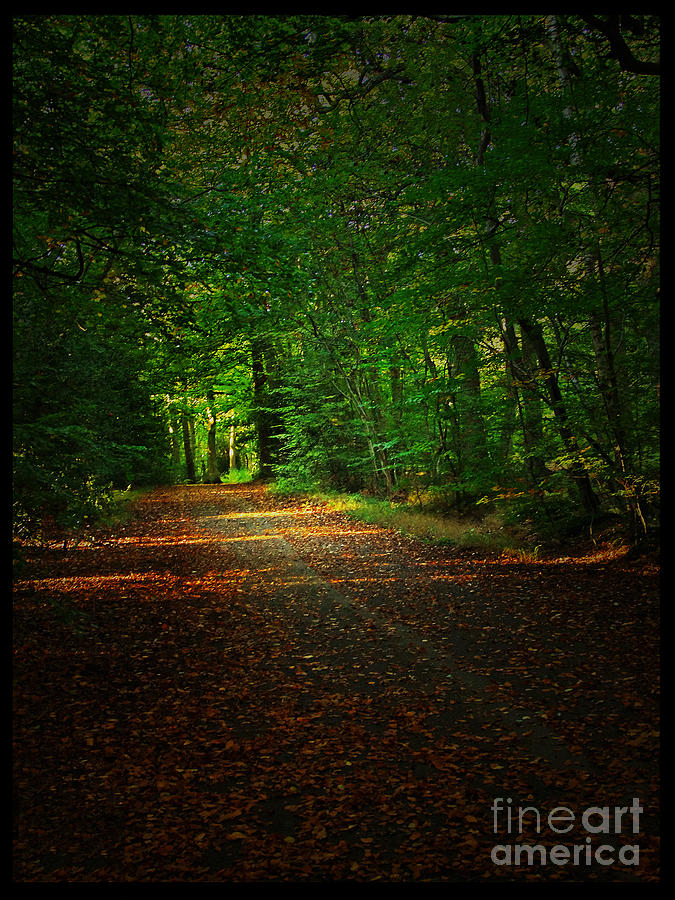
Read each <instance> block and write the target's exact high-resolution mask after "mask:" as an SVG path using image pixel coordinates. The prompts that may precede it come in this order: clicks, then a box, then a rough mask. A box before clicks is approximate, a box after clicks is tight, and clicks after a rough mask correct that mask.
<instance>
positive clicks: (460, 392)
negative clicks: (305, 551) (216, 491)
mask: <svg viewBox="0 0 675 900" xmlns="http://www.w3.org/2000/svg"><path fill="white" fill-rule="evenodd" d="M659 41H660V19H659V18H658V17H656V16H651V15H602V16H593V15H557V16H553V15H515V14H512V15H457V16H451V15H446V16H442V15H437V16H434V15H427V16H411V15H395V16H357V17H347V16H338V17H332V16H322V15H287V16H281V15H279V16H259V15H220V16H218V15H195V16H189V15H178V16H176V15H128V16H127V15H39V16H38V15H36V16H24V17H21V16H17V17H15V18H14V19H13V100H14V111H13V137H14V144H13V179H14V180H13V201H14V214H13V254H14V257H13V274H14V299H13V399H14V413H13V438H14V476H13V477H14V483H13V484H14V492H13V499H14V526H15V529H16V532H17V534H18V535H19V536H27V535H35V534H40V533H41V532H42V531H44V529H46V528H48V527H49V525H50V523H57V524H59V525H61V526H67V527H79V526H81V525H82V524H84V523H86V522H87V521H88V520H89V519H91V518H92V517H94V516H95V515H96V514H97V511H100V510H101V509H102V508H103V506H104V505H105V503H106V500H107V498H109V496H110V494H111V492H112V491H113V490H120V489H124V488H126V487H127V486H128V485H129V484H143V483H147V484H150V483H166V482H171V481H187V482H196V481H206V482H207V483H209V482H217V481H219V480H221V479H222V478H224V477H225V476H226V475H227V474H228V473H229V472H233V473H234V472H235V471H238V470H242V469H246V470H248V471H249V472H251V473H257V474H260V475H263V476H273V477H276V478H278V479H284V480H285V481H286V482H287V483H289V484H293V485H295V486H296V487H297V488H298V489H311V488H317V487H322V488H332V489H336V490H342V491H354V492H355V491H370V492H373V493H376V494H379V495H382V496H388V497H393V496H396V495H398V494H401V495H408V494H410V493H412V492H416V495H417V496H420V495H421V494H423V495H424V496H426V497H428V498H431V499H433V500H435V502H437V503H438V504H439V505H440V506H441V507H442V508H445V509H455V510H458V511H465V510H467V509H474V508H479V509H480V508H488V507H496V508H499V509H501V510H504V511H508V512H509V514H512V515H518V516H521V517H528V516H529V517H538V518H543V519H547V520H548V521H551V522H565V521H570V520H572V519H574V518H586V519H588V518H593V517H595V516H597V515H599V514H601V513H602V514H612V515H616V516H621V517H622V518H623V519H624V520H625V521H626V522H627V523H628V524H629V525H630V528H631V529H632V532H633V534H634V535H636V536H639V535H640V534H644V533H646V532H647V530H648V529H649V528H650V527H651V526H652V525H653V524H654V523H655V522H656V521H657V519H658V509H659V373H660V359H659V284H660V281H659V279H660V273H659V235H660V221H659V187H660V183H659V156H660V118H659V114H660V78H659V73H660V62H659V49H660V48H659Z"/></svg>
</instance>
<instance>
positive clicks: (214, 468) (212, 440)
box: [204, 389, 221, 484]
mask: <svg viewBox="0 0 675 900" xmlns="http://www.w3.org/2000/svg"><path fill="white" fill-rule="evenodd" d="M215 399H216V398H215V394H214V392H213V390H212V389H211V390H208V391H207V392H206V401H207V403H208V408H207V410H206V420H207V424H208V429H209V430H208V433H207V436H206V475H205V477H204V482H205V483H206V484H220V483H221V482H220V472H219V471H218V460H217V458H216V413H215Z"/></svg>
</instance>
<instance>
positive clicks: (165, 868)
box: [15, 485, 658, 882]
mask: <svg viewBox="0 0 675 900" xmlns="http://www.w3.org/2000/svg"><path fill="white" fill-rule="evenodd" d="M65 573H68V574H67V575H66V574H65ZM28 576H30V577H28ZM106 578H108V579H109V580H108V581H107V582H106V580H105V579H106ZM18 594H19V602H18V606H17V608H18V610H19V616H18V630H19V632H20V634H19V635H18V637H19V639H20V643H22V645H23V646H22V652H21V653H19V655H18V665H17V668H18V679H17V683H18V685H19V690H18V705H17V713H18V716H17V726H16V728H15V736H16V739H17V746H18V748H19V753H18V766H17V769H18V771H17V783H18V785H19V787H18V790H17V793H18V795H19V805H20V807H21V812H20V815H19V821H20V824H21V828H20V833H19V835H18V841H17V851H16V858H17V867H18V870H19V877H18V880H23V881H39V880H46V881H50V880H51V881H58V880H66V881H79V880H91V881H101V880H109V881H110V880H112V881H115V880H117V881H124V880H140V881H153V880H187V881H285V880H288V881H327V880H332V881H339V880H359V881H371V880H382V881H385V882H386V881H392V882H395V881H451V882H452V881H458V882H462V881H474V880H476V881H482V880H485V879H488V880H525V881H529V880H563V881H566V880H572V881H583V880H594V879H597V880H601V881H605V880H608V881H649V880H653V879H655V878H656V877H657V856H656V846H657V842H658V838H657V834H658V808H657V795H658V766H657V762H656V759H657V748H658V736H657V730H658V706H657V684H656V679H657V677H658V658H657V612H656V603H657V599H658V573H657V572H656V571H655V570H654V567H653V566H651V567H650V566H644V565H643V566H642V567H638V566H636V565H634V564H633V565H631V564H630V563H628V562H627V561H626V560H623V561H622V560H621V559H617V558H615V559H611V558H603V557H602V556H601V555H598V556H597V557H595V558H592V559H591V558H589V559H584V558H576V559H563V560H557V561H556V560H542V561H540V562H539V563H537V564H536V565H529V566H528V565H517V564H514V563H513V562H508V561H506V560H498V559H492V558H485V557H479V556H477V555H471V554H466V553H464V554H458V553H456V552H453V551H452V550H450V549H444V550H439V549H438V548H432V547H430V546H427V545H425V544H422V543H420V542H417V541H413V540H410V539H408V538H405V537H403V536H400V535H396V534H394V533H392V532H389V531H386V530H383V529H379V528H376V527H373V526H369V525H365V524H363V523H361V522H358V521H356V520H353V519H351V518H349V517H346V516H344V515H340V514H337V513H334V512H331V511H330V510H328V509H327V508H326V507H323V506H314V505H312V504H311V503H309V502H306V501H280V500H274V499H273V498H272V497H271V496H270V495H269V493H268V492H267V491H266V490H265V488H264V487H262V486H259V485H255V486H248V485H242V486H236V487H235V486H224V485H223V486H216V487H206V486H204V487H189V488H187V487H186V488H174V489H170V490H167V491H158V492H155V493H154V494H153V495H151V496H150V497H148V498H146V500H145V501H144V503H143V504H142V505H141V507H140V508H139V516H138V518H137V519H136V520H135V521H134V522H132V523H131V524H130V525H129V526H127V528H126V529H125V530H123V531H121V532H118V533H116V534H114V535H111V536H109V537H108V539H107V542H106V544H105V545H101V546H92V547H88V548H82V549H81V550H78V551H76V552H75V553H73V554H70V556H69V558H68V560H67V561H65V560H64V559H61V558H58V559H57V558H55V557H51V558H50V559H45V558H41V559H36V560H35V561H33V563H32V569H31V570H30V571H29V573H27V577H26V578H25V579H24V580H23V581H22V582H21V584H20V585H19V586H18ZM57 595H58V596H60V597H61V598H62V601H63V598H64V597H67V598H68V603H69V604H71V605H72V606H73V608H77V609H79V610H80V613H81V614H82V615H86V616H87V617H88V618H86V619H82V618H80V619H78V620H77V621H78V623H79V634H77V635H76V636H75V637H73V634H72V629H71V631H70V632H68V631H67V629H65V631H66V632H67V635H66V637H67V642H68V643H69V644H70V646H69V647H66V646H63V643H62V645H61V648H62V652H61V653H60V654H59V652H57V651H56V652H55V651H50V652H51V653H54V652H55V653H56V655H55V656H50V655H49V654H48V659H49V661H48V663H45V661H44V657H43V659H42V662H43V667H44V666H45V665H46V668H47V677H48V679H49V681H48V687H47V690H46V691H45V690H44V686H41V681H43V680H44V676H43V679H41V678H40V677H39V675H38V674H37V673H36V672H35V669H34V668H30V662H31V661H32V662H33V663H34V660H35V653H36V652H37V645H38V643H39V642H38V641H37V640H36V639H35V631H34V629H35V623H36V621H38V620H40V621H41V619H40V617H41V616H42V617H43V618H44V616H45V615H46V614H47V613H46V612H45V610H46V609H47V606H48V603H47V605H46V601H47V600H48V599H50V600H51V602H52V606H53V601H54V597H55V596H57ZM69 608H70V607H69ZM103 681H105V684H106V685H107V687H110V686H114V691H113V692H111V693H105V692H104V691H102V684H103ZM55 685H56V686H57V688H58V689H60V690H61V691H62V692H66V693H67V695H68V696H67V697H66V701H67V702H66V703H65V704H64V703H63V696H62V697H61V698H60V699H61V707H59V709H60V710H61V711H64V710H65V715H64V714H61V721H60V723H59V724H58V725H57V724H56V721H55V719H56V713H55V712H54V711H55V709H56V708H57V701H58V696H57V695H58V689H57V690H56V691H55V690H54V686H55ZM68 685H70V687H68ZM50 686H51V687H50ZM73 686H75V688H76V689H75V688H74V687H73ZM40 691H41V694H42V699H41V703H42V707H41V709H40V710H38V708H37V697H38V696H39V692H40ZM52 713H54V716H53V718H52V719H50V716H51V714H52ZM45 715H46V717H47V718H46V720H45ZM40 716H42V718H39V717H40ZM45 721H47V722H48V723H49V726H50V727H49V733H48V734H47V738H48V740H47V759H48V760H49V771H47V767H46V766H45V762H44V759H43V756H44V752H41V751H40V742H39V741H38V740H37V735H38V733H39V729H42V733H41V734H40V738H41V739H44V737H45V725H44V723H45ZM38 723H41V724H40V725H39V728H38ZM74 735H76V736H75V737H74ZM43 750H44V748H43ZM76 750H77V752H74V751H76ZM78 753H79V755H78ZM54 772H57V773H59V777H58V778H56V779H55V778H54V775H53V773H54ZM50 773H51V780H50ZM50 791H51V793H52V795H53V796H52V797H50V796H49V792H50ZM45 792H46V793H45ZM58 796H60V797H61V798H62V800H63V802H64V803H65V809H66V811H67V813H68V816H67V818H68V821H69V824H68V826H67V828H66V829H65V832H64V830H63V827H62V830H61V835H62V837H63V840H62V841H61V842H59V841H58V840H57V839H56V832H55V829H56V827H57V823H58V822H59V821H60V819H62V818H63V817H64V811H63V807H59V806H58V802H57V798H58ZM495 798H503V799H502V801H501V805H502V807H505V808H506V809H512V810H513V811H514V816H515V814H516V813H517V809H518V807H519V806H522V807H525V806H529V807H530V808H531V811H530V813H529V818H528V817H527V816H526V818H525V822H524V830H523V834H518V833H517V832H518V828H517V824H515V819H512V820H511V827H510V828H509V820H508V818H507V813H506V812H503V813H501V815H500V818H499V819H498V820H497V823H496V828H495V820H494V815H493V812H491V806H492V804H493V802H494V801H495ZM506 798H510V799H509V800H507V799H506ZM634 798H639V801H640V804H641V807H642V810H643V811H642V812H641V815H640V818H639V826H640V833H639V834H638V835H637V836H633V834H632V832H631V833H629V829H628V827H627V823H628V821H629V813H626V814H625V819H624V823H623V824H624V826H625V827H623V828H622V829H621V830H620V831H621V833H619V834H616V833H614V832H615V829H614V828H613V827H612V830H611V832H610V833H607V834H595V833H591V832H589V830H588V829H587V828H584V827H582V825H581V822H580V821H579V820H580V817H581V815H582V813H583V812H584V810H586V809H588V808H589V807H591V806H593V807H595V806H600V807H605V806H608V807H610V808H612V810H613V808H614V807H627V808H630V807H631V805H632V804H633V803H634ZM560 806H564V807H566V808H567V809H568V810H570V811H571V812H572V813H574V814H575V819H576V821H575V823H574V827H573V828H572V830H570V831H569V832H566V833H564V834H562V833H559V832H556V831H554V830H552V829H551V828H550V827H549V825H548V823H547V821H546V816H547V814H548V812H549V811H550V810H551V809H552V808H554V807H560ZM532 807H534V810H532ZM96 809H98V826H99V827H98V828H97V827H96V825H95V822H96V816H97V814H96ZM537 811H538V812H539V813H540V815H541V819H540V820H539V823H538V825H539V827H537V818H536V813H537ZM40 815H41V816H42V828H41V827H40V825H39V824H38V820H39V816H40ZM630 821H632V819H631V820H630ZM73 822H74V824H73ZM49 823H51V826H50V824H49ZM103 825H105V827H104V828H103V827H102V826H103ZM589 835H590V836H591V841H590V842H589V841H587V840H586V838H588V837H589ZM59 843H60V844H61V845H60V846H59ZM516 843H520V844H528V845H540V846H541V847H543V848H544V849H545V850H546V852H547V853H548V851H549V850H550V848H551V847H552V846H555V845H561V844H563V845H566V846H568V847H572V846H573V845H576V846H579V847H582V848H583V849H582V850H580V851H579V854H580V855H579V856H578V859H577V862H576V863H574V862H573V861H572V858H571V857H570V862H569V863H568V864H555V863H554V862H552V861H551V860H550V859H549V858H548V857H547V860H546V864H545V865H540V864H539V856H537V857H536V862H535V863H534V864H529V865H528V864H526V863H522V864H521V865H519V866H516V865H496V864H495V862H494V860H493V858H492V855H491V854H492V850H493V848H494V846H495V845H497V844H500V845H507V846H512V845H514V844H516ZM602 843H605V844H607V845H610V846H612V847H614V848H615V849H614V851H613V856H614V858H615V862H614V864H613V865H606V864H598V862H593V863H592V864H588V863H589V861H590V857H589V856H588V855H587V854H588V853H590V852H591V851H593V852H594V851H595V849H596V848H597V846H599V845H600V844H602ZM635 843H637V844H638V845H639V847H640V850H639V865H628V864H626V862H625V860H624V861H622V862H620V861H619V860H618V858H617V857H618V851H619V848H620V847H621V846H622V845H632V844H635ZM589 846H590V850H588V849H587V848H588V847H589ZM167 848H170V849H169V850H168V851H167ZM506 852H507V851H503V853H506ZM570 852H571V851H570ZM605 852H606V853H609V851H605ZM626 858H627V857H626ZM633 858H634V855H633ZM602 862H603V863H604V862H605V860H603V861H602Z"/></svg>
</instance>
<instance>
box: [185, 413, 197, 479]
mask: <svg viewBox="0 0 675 900" xmlns="http://www.w3.org/2000/svg"><path fill="white" fill-rule="evenodd" d="M191 419H192V417H191V416H190V414H189V413H187V412H184V413H183V451H184V453H185V469H186V472H187V478H188V481H189V482H190V484H195V482H196V481H197V476H196V474H195V454H194V443H193V428H194V422H193V421H191ZM191 426H192V428H191Z"/></svg>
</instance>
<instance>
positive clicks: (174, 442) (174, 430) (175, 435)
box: [171, 416, 180, 466]
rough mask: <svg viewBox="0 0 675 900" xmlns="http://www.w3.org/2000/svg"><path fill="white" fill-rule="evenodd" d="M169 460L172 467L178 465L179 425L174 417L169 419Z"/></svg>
mask: <svg viewBox="0 0 675 900" xmlns="http://www.w3.org/2000/svg"><path fill="white" fill-rule="evenodd" d="M171 459H172V461H173V463H174V465H176V466H178V465H179V464H180V423H179V420H178V418H177V417H175V416H174V417H173V418H172V419H171Z"/></svg>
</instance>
